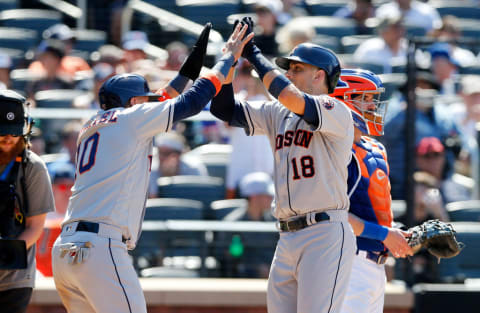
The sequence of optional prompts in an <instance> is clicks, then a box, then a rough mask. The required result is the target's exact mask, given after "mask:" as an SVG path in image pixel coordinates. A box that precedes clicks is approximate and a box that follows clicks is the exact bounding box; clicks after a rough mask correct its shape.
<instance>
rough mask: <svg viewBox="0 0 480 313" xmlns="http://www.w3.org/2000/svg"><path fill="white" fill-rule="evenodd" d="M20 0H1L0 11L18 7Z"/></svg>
mask: <svg viewBox="0 0 480 313" xmlns="http://www.w3.org/2000/svg"><path fill="white" fill-rule="evenodd" d="M19 2H20V1H19V0H0V12H2V11H4V10H12V9H18V7H19V6H20V3H19Z"/></svg>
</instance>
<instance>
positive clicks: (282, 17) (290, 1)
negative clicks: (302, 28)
mask: <svg viewBox="0 0 480 313" xmlns="http://www.w3.org/2000/svg"><path fill="white" fill-rule="evenodd" d="M282 7H283V8H282V10H281V11H280V12H279V13H278V14H277V21H278V23H279V24H280V25H285V24H287V23H288V22H290V20H291V19H292V18H295V17H299V16H306V15H308V12H307V10H306V9H305V7H306V4H305V1H304V0H282Z"/></svg>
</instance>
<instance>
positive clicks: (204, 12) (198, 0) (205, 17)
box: [177, 0, 240, 38]
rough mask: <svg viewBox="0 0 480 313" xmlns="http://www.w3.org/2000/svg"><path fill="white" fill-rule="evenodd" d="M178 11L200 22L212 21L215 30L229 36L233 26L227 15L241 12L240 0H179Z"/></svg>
mask: <svg viewBox="0 0 480 313" xmlns="http://www.w3.org/2000/svg"><path fill="white" fill-rule="evenodd" d="M177 6H178V13H179V15H181V16H182V17H184V18H186V19H189V20H191V21H194V22H196V23H199V24H205V23H206V22H212V24H213V27H214V29H215V30H217V31H218V32H220V33H221V34H222V35H223V36H224V38H228V36H229V35H230V33H231V31H232V26H231V25H230V24H229V23H228V22H227V17H228V16H229V15H231V14H235V13H239V12H240V3H239V0H177Z"/></svg>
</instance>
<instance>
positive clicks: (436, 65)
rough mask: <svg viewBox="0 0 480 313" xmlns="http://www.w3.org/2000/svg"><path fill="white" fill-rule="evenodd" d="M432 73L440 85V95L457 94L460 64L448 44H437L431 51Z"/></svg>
mask: <svg viewBox="0 0 480 313" xmlns="http://www.w3.org/2000/svg"><path fill="white" fill-rule="evenodd" d="M429 52H430V56H431V71H432V73H433V75H434V76H435V79H436V80H437V82H438V83H439V85H440V93H441V94H443V95H447V96H454V95H456V94H457V85H458V80H459V76H458V68H459V65H460V64H459V63H458V62H457V61H456V60H455V59H453V58H452V55H451V51H450V47H449V46H448V44H447V43H435V44H433V45H432V46H431V47H430V49H429Z"/></svg>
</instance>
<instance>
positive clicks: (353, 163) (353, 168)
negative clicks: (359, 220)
mask: <svg viewBox="0 0 480 313" xmlns="http://www.w3.org/2000/svg"><path fill="white" fill-rule="evenodd" d="M353 153H354V152H353V151H352V154H353ZM359 175H360V173H359V171H358V164H357V160H356V158H355V156H354V155H352V159H351V160H350V164H348V180H347V191H348V192H347V194H348V195H350V194H351V193H352V192H354V191H355V190H353V189H354V188H356V185H357V181H358V176H359Z"/></svg>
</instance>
